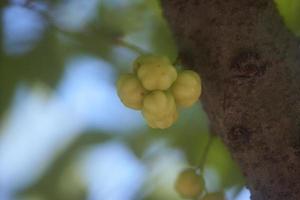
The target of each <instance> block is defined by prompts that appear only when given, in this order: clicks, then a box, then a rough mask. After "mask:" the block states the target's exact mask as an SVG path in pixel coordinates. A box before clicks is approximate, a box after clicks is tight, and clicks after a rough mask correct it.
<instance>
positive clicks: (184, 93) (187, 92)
mask: <svg viewBox="0 0 300 200" xmlns="http://www.w3.org/2000/svg"><path fill="white" fill-rule="evenodd" d="M171 91H172V94H173V96H174V98H175V101H176V104H177V105H178V106H180V107H189V106H192V105H193V104H194V103H195V102H196V101H197V100H198V99H199V97H200V94H201V80H200V77H199V75H198V74H197V73H196V72H194V71H191V70H184V71H182V72H179V73H178V77H177V80H176V81H175V82H174V84H173V85H172V87H171Z"/></svg>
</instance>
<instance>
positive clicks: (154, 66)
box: [134, 55, 177, 91]
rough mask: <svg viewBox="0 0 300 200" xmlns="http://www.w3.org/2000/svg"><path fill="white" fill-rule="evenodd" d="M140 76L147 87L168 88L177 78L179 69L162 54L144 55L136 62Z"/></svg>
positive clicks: (136, 68)
mask: <svg viewBox="0 0 300 200" xmlns="http://www.w3.org/2000/svg"><path fill="white" fill-rule="evenodd" d="M134 70H135V71H136V73H137V75H138V78H139V79H140V81H141V82H142V85H143V87H144V88H145V89H147V90H150V91H153V90H167V89H169V88H170V86H171V85H172V83H173V82H174V81H175V80H176V78H177V71H176V69H175V68H174V66H173V65H172V64H171V62H170V61H169V59H168V58H166V57H161V56H150V55H148V56H144V57H140V58H138V59H137V61H136V62H135V64H134Z"/></svg>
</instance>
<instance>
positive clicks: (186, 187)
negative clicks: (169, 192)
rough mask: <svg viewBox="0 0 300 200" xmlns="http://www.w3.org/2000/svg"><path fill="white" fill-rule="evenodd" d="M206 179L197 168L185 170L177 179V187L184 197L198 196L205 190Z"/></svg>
mask: <svg viewBox="0 0 300 200" xmlns="http://www.w3.org/2000/svg"><path fill="white" fill-rule="evenodd" d="M204 187H205V184H204V179H203V178H202V176H200V175H198V174H197V173H196V170H195V169H192V168H188V169H185V170H183V171H182V172H181V173H180V174H179V176H178V177H177V179H176V183H175V189H176V191H177V192H178V193H179V194H180V195H181V196H182V197H183V198H191V199H192V198H196V197H198V196H199V195H201V194H202V192H203V191H204Z"/></svg>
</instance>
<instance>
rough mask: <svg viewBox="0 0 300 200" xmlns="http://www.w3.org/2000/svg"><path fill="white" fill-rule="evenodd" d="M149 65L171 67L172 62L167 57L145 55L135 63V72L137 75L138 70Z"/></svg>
mask: <svg viewBox="0 0 300 200" xmlns="http://www.w3.org/2000/svg"><path fill="white" fill-rule="evenodd" d="M147 64H152V65H155V64H161V65H171V61H170V60H169V58H167V57H166V56H158V55H152V54H144V55H141V56H139V57H138V58H137V59H135V61H134V62H133V72H134V73H137V71H138V69H139V68H140V67H141V66H142V65H147Z"/></svg>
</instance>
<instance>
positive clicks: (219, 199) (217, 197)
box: [202, 192, 226, 200]
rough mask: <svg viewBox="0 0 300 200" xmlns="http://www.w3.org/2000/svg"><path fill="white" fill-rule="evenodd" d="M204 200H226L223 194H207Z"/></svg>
mask: <svg viewBox="0 0 300 200" xmlns="http://www.w3.org/2000/svg"><path fill="white" fill-rule="evenodd" d="M202 200H226V199H225V196H224V194H223V193H222V192H214V193H208V194H206V195H205V196H204V197H203V198H202Z"/></svg>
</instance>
